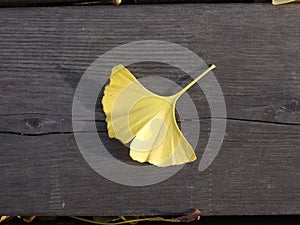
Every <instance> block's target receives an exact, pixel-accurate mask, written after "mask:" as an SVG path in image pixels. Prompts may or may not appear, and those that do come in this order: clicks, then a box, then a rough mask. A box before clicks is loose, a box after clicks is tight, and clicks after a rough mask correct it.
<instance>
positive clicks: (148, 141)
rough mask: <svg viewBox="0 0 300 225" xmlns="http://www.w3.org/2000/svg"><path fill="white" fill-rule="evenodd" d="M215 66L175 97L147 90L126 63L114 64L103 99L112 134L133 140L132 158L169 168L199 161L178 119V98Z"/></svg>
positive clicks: (110, 133) (131, 145) (126, 139)
mask: <svg viewBox="0 0 300 225" xmlns="http://www.w3.org/2000/svg"><path fill="white" fill-rule="evenodd" d="M214 68H215V65H212V66H211V67H210V68H208V69H207V70H206V71H204V72H203V73H202V74H201V75H199V76H198V77H197V78H196V79H195V80H193V81H192V82H191V83H190V84H189V85H187V86H186V87H185V88H184V89H182V90H181V91H180V92H178V93H177V94H174V95H172V96H167V97H165V96H160V95H157V94H154V93H152V92H150V91H149V90H147V89H146V88H145V87H144V86H143V85H142V84H141V83H140V82H139V81H138V80H137V79H136V78H135V77H134V75H133V74H132V73H130V72H129V70H127V69H126V68H125V67H124V66H123V65H118V66H115V67H113V69H112V74H111V77H110V83H109V84H108V85H107V86H106V87H105V90H104V96H103V98H102V105H103V110H104V112H105V114H106V122H107V129H108V135H109V137H110V138H117V139H119V140H120V141H121V142H122V143H124V144H126V143H129V142H130V141H131V143H130V157H131V158H132V159H133V160H136V161H138V162H141V163H143V162H149V163H151V164H153V165H156V166H160V167H165V166H170V165H179V164H183V163H186V162H192V161H194V160H196V155H195V152H194V150H193V148H192V147H191V145H190V144H189V143H188V141H187V140H186V138H185V137H184V136H183V134H182V133H181V131H180V129H179V127H178V125H177V123H176V118H175V104H176V101H177V100H178V98H179V97H180V96H181V95H182V94H183V93H184V92H186V91H187V90H188V89H189V88H190V87H191V86H192V85H194V84H195V83H196V82H197V81H198V80H200V79H201V78H202V77H204V76H205V75H206V74H207V73H208V72H209V71H211V70H212V69H214Z"/></svg>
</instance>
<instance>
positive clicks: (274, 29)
mask: <svg viewBox="0 0 300 225" xmlns="http://www.w3.org/2000/svg"><path fill="white" fill-rule="evenodd" d="M299 10H300V6H299V5H290V6H289V5H287V6H282V7H273V6H271V5H265V4H252V5H251V6H249V5H245V4H237V5H235V7H232V5H230V4H228V5H227V4H224V5H189V4H187V5H152V6H149V5H143V6H140V5H135V6H123V7H113V6H101V7H100V6H99V7H97V6H95V7H60V8H55V7H53V8H22V9H21V8H9V9H8V8H7V9H3V8H2V9H0V21H1V26H0V102H1V107H0V116H1V119H0V143H1V145H0V153H1V156H2V157H1V158H0V178H1V184H0V199H1V201H0V212H1V213H2V214H23V215H24V214H40V215H46V214H47V215H133V214H134V215H136V214H140V215H145V214H148V215H154V214H164V215H166V214H172V213H182V212H184V211H186V210H187V209H189V208H200V209H201V210H202V212H203V214H204V215H271V214H299V213H300V209H299V204H298V203H299V196H300V195H299V193H300V185H299V174H300V171H299V144H300V139H299V133H300V126H299V124H300V108H299V99H300V91H299V87H300V77H299V74H298V73H299V71H300V64H299V60H300V54H299V46H300V40H299V36H300V27H299V25H298V21H299V17H300V14H299ZM20 18H21V19H20ZM145 39H154V40H164V41H169V42H174V43H177V44H180V45H183V46H185V47H187V48H189V49H191V50H193V51H194V52H195V53H196V54H198V55H199V56H200V57H201V58H203V59H204V60H205V61H206V62H207V63H215V64H216V65H217V66H218V69H217V70H216V71H215V72H214V73H215V76H216V77H217V79H218V81H219V83H220V85H221V87H222V90H223V93H224V97H225V101H226V107H227V114H228V118H227V130H226V136H225V140H224V142H223V145H222V148H221V151H220V152H219V154H218V156H217V158H216V159H215V161H214V162H213V163H212V165H211V166H210V167H209V168H208V169H207V170H205V171H204V172H199V171H198V163H199V161H197V162H195V163H190V164H188V165H186V166H185V167H184V168H183V169H182V170H180V171H179V172H178V173H177V174H176V175H174V176H172V177H171V178H169V179H167V180H166V181H164V182H161V183H158V184H156V185H150V186H144V187H131V186H125V185H120V184H117V183H114V182H112V181H109V180H107V179H105V178H103V177H102V176H100V175H99V174H98V173H96V172H95V171H94V170H93V169H92V168H91V167H90V166H89V165H88V164H87V163H86V162H85V160H84V159H83V158H82V156H81V154H80V152H79V150H78V147H77V145H76V142H75V139H74V132H76V131H73V129H72V123H71V120H72V101H73V97H74V93H75V89H76V86H77V84H78V82H79V80H80V78H81V77H82V75H83V73H84V72H85V70H86V69H87V68H88V67H89V65H90V64H91V63H92V62H93V61H94V60H95V59H96V58H97V57H98V56H100V55H102V54H103V53H105V52H107V51H108V50H110V49H111V48H114V47H117V46H119V45H121V44H125V43H128V42H131V41H137V40H145ZM130 69H131V70H132V71H133V72H134V74H137V75H138V76H139V77H143V76H145V77H146V76H149V75H153V73H155V75H159V76H163V77H166V78H169V79H171V80H174V81H178V82H179V83H180V82H181V83H180V84H181V85H182V79H181V81H180V79H179V80H178V77H179V78H184V77H186V75H185V74H183V72H181V71H180V70H178V69H174V68H171V67H170V66H169V67H168V66H164V65H162V64H158V63H150V64H149V63H145V64H142V63H140V64H137V65H132V66H131V67H130ZM189 94H190V96H191V97H192V99H193V100H194V102H195V104H196V105H197V111H198V114H199V118H198V119H199V121H200V124H201V135H200V141H199V145H198V147H197V149H196V153H197V155H198V156H199V158H201V155H202V153H203V149H204V147H205V145H206V143H207V141H208V137H209V130H210V124H211V118H210V111H209V108H208V104H207V102H206V100H205V97H204V95H203V93H201V91H200V90H199V88H198V89H197V88H192V89H191V90H190V91H189ZM95 115H96V123H97V128H98V132H99V135H100V138H101V139H102V141H103V142H105V143H106V146H109V148H110V149H109V151H110V153H111V154H112V155H113V156H114V157H116V158H117V159H119V160H121V161H123V162H125V163H134V162H132V161H131V160H130V159H129V157H128V155H127V154H128V150H127V149H126V148H125V147H124V146H123V145H121V144H120V143H119V142H118V141H116V140H110V139H108V138H107V134H106V130H105V127H106V124H105V122H104V115H103V112H102V109H101V107H100V105H99V106H98V107H97V108H96V112H95ZM220 119H222V118H220ZM223 119H224V118H223ZM83 120H84V118H83ZM135 165H138V164H137V163H135Z"/></svg>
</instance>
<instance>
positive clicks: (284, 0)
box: [272, 0, 300, 5]
mask: <svg viewBox="0 0 300 225" xmlns="http://www.w3.org/2000/svg"><path fill="white" fill-rule="evenodd" d="M290 2H300V0H273V1H272V3H273V5H281V4H286V3H290Z"/></svg>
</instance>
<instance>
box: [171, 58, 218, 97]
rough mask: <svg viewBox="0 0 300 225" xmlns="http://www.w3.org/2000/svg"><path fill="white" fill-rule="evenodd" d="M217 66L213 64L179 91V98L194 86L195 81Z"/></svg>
mask: <svg viewBox="0 0 300 225" xmlns="http://www.w3.org/2000/svg"><path fill="white" fill-rule="evenodd" d="M214 68H216V65H215V64H212V65H211V66H210V67H209V68H208V69H207V70H205V71H204V72H203V73H201V74H200V75H199V76H198V77H197V78H196V79H194V80H193V81H192V82H191V83H189V84H188V85H187V86H185V87H184V88H183V89H182V90H181V91H179V92H178V93H177V94H175V95H176V96H177V98H179V97H180V96H181V95H182V94H183V93H184V92H186V91H187V90H188V89H189V88H190V87H192V86H193V85H194V84H195V83H197V82H198V81H199V80H200V79H201V78H203V77H204V76H205V75H206V74H208V73H209V72H210V71H211V70H213V69H214Z"/></svg>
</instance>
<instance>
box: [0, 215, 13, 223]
mask: <svg viewBox="0 0 300 225" xmlns="http://www.w3.org/2000/svg"><path fill="white" fill-rule="evenodd" d="M12 218H14V216H1V217H0V223H3V222H5V221H8V220H10V219H12Z"/></svg>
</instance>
